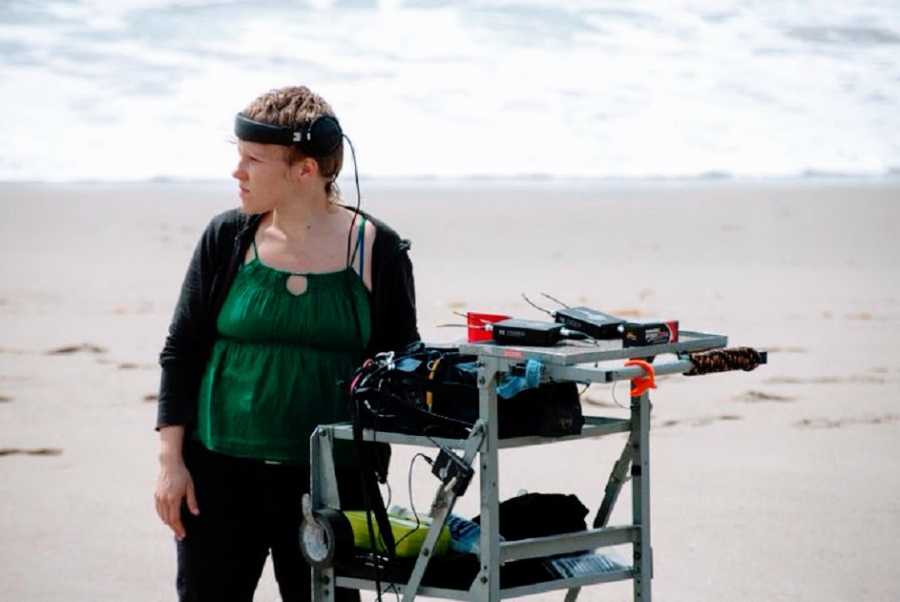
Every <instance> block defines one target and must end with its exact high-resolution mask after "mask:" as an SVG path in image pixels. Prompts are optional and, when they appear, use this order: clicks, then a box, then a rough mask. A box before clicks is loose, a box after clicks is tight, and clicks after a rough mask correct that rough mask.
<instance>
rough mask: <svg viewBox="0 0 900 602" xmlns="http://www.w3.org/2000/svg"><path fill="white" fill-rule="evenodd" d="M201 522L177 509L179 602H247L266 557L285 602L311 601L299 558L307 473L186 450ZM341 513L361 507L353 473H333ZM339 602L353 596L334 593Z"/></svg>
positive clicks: (197, 447)
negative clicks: (180, 529)
mask: <svg viewBox="0 0 900 602" xmlns="http://www.w3.org/2000/svg"><path fill="white" fill-rule="evenodd" d="M184 455H185V463H186V464H187V467H188V470H189V471H190V473H191V477H192V478H193V481H194V488H195V491H196V494H197V505H198V506H199V507H200V514H199V515H198V516H194V515H193V514H191V513H190V512H189V511H188V510H187V506H186V505H183V506H182V511H181V516H182V520H183V521H184V526H185V531H186V533H187V534H186V537H185V538H184V539H183V540H182V541H179V542H176V545H177V551H178V576H177V579H176V586H177V589H178V598H179V600H180V601H181V602H226V601H234V602H252V600H253V592H254V591H255V590H256V584H257V583H258V582H259V577H260V575H261V574H262V570H263V566H264V565H265V562H266V557H267V556H268V554H269V551H270V550H271V552H272V564H273V566H274V569H275V579H276V580H277V581H278V589H279V591H280V592H281V598H282V600H283V601H284V602H294V601H299V600H309V599H310V598H311V582H310V568H309V566H308V565H307V564H306V563H305V561H304V560H303V556H302V554H301V553H300V544H299V537H298V534H299V528H300V520H301V511H300V498H301V496H302V494H303V493H305V492H306V491H308V489H309V469H308V468H307V467H303V466H290V465H285V464H266V463H265V462H262V461H260V460H250V459H245V458H235V457H232V456H226V455H223V454H218V453H215V452H211V451H209V450H207V449H206V448H205V447H203V446H202V445H201V444H199V443H197V442H194V441H190V442H185V451H184ZM338 489H339V494H340V496H341V502H342V504H341V505H342V506H343V507H345V508H346V507H361V506H360V505H359V504H360V502H361V500H360V498H361V497H362V496H361V493H360V490H361V488H360V486H359V473H358V472H357V471H356V470H347V471H339V472H338ZM336 594H337V598H338V599H339V600H359V593H358V592H355V591H349V590H340V589H339V590H337V592H336Z"/></svg>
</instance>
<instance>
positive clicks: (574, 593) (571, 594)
mask: <svg viewBox="0 0 900 602" xmlns="http://www.w3.org/2000/svg"><path fill="white" fill-rule="evenodd" d="M580 591H581V588H580V587H573V588H572V589H570V590H569V591H567V592H566V599H565V602H575V598H577V597H578V593H579V592H580Z"/></svg>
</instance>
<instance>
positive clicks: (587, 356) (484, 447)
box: [310, 331, 727, 602]
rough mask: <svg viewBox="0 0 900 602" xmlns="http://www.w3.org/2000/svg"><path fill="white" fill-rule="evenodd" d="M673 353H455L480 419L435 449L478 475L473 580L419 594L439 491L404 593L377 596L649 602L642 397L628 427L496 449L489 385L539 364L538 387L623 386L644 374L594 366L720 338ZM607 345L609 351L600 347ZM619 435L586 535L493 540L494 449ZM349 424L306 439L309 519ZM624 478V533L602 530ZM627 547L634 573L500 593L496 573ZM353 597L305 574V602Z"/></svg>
mask: <svg viewBox="0 0 900 602" xmlns="http://www.w3.org/2000/svg"><path fill="white" fill-rule="evenodd" d="M680 337H681V339H680V341H679V342H678V343H671V344H666V345H654V346H651V347H636V348H626V349H623V348H622V347H621V343H617V342H600V344H599V345H596V346H592V345H568V346H560V347H552V348H541V347H512V346H499V345H491V344H463V345H460V351H461V352H463V353H469V354H473V355H477V356H478V365H479V369H478V389H479V411H480V419H479V422H478V423H476V428H475V429H473V433H472V436H470V437H469V438H468V439H459V440H457V439H437V441H438V442H439V443H441V445H444V446H446V447H449V448H453V449H461V450H464V460H465V461H467V462H472V461H473V460H474V459H475V456H476V454H477V458H478V460H477V461H478V470H479V474H480V496H481V540H480V544H479V548H480V549H479V560H480V566H479V572H478V574H477V575H476V577H475V579H474V580H473V582H472V585H471V587H470V588H469V589H468V590H453V589H444V588H434V587H422V586H421V578H422V575H423V574H424V572H425V569H426V567H427V564H428V561H429V553H430V549H431V548H432V546H431V545H430V543H433V542H434V541H435V540H436V539H437V536H438V533H439V531H440V529H441V527H442V526H443V524H444V522H445V521H446V517H447V515H448V514H449V513H450V511H451V510H452V507H453V504H454V503H455V501H456V496H455V495H452V494H448V492H447V490H446V489H444V487H443V486H441V487H440V488H439V489H438V492H437V494H436V496H435V502H434V504H433V506H432V518H433V520H432V525H431V527H430V530H429V533H428V534H427V535H426V539H425V544H423V548H422V553H420V555H419V558H418V559H417V561H416V565H415V567H414V569H413V572H412V574H411V575H410V578H409V580H408V582H407V583H396V584H394V583H390V582H388V581H384V580H382V590H384V589H386V588H390V587H391V586H393V587H394V589H395V591H401V590H402V591H403V600H404V602H411V601H412V600H413V599H414V598H415V596H416V595H418V594H421V595H425V596H431V597H436V598H449V599H458V600H471V601H473V602H475V601H484V602H496V601H498V600H501V599H504V598H511V597H517V596H524V595H529V594H537V593H542V592H547V591H552V590H566V595H565V601H566V602H574V601H575V600H576V598H577V597H578V594H579V592H580V589H581V588H582V587H584V586H587V585H594V584H598V583H606V582H610V581H621V580H631V581H633V586H634V587H633V599H634V600H635V601H642V602H650V600H651V599H652V589H651V580H652V578H653V549H652V547H651V545H650V544H651V539H650V409H651V404H650V396H649V395H648V394H647V393H646V392H645V393H643V394H641V395H637V396H632V397H631V408H630V410H631V414H630V417H629V418H628V419H619V418H606V417H599V416H586V417H585V421H586V423H585V426H584V428H583V430H582V433H581V434H580V435H574V436H568V437H555V438H550V437H538V436H528V437H515V438H508V439H502V440H501V439H499V437H498V433H497V422H498V421H497V416H498V413H497V384H498V381H499V378H500V377H501V375H502V374H504V373H506V372H508V371H510V370H511V369H512V368H513V366H516V365H520V364H521V363H522V362H523V361H526V360H528V359H536V360H539V361H541V362H542V363H543V365H544V372H543V376H542V378H543V379H544V380H553V381H566V380H574V381H579V382H591V383H597V382H599V383H608V382H613V381H619V380H630V379H633V378H637V377H639V376H641V375H642V374H643V371H642V369H641V368H638V367H621V366H610V367H602V366H601V365H600V364H601V363H602V362H608V361H612V360H621V359H624V358H629V357H635V356H638V357H644V358H649V357H655V356H658V355H663V354H678V353H683V352H688V351H703V350H708V349H716V348H721V347H725V346H726V345H727V339H726V337H724V336H720V335H712V334H704V333H698V332H688V331H682V332H681V334H680ZM606 343H609V344H606ZM653 367H654V370H655V372H656V374H657V375H663V374H680V373H683V372H686V371H688V370H689V369H690V368H691V367H692V364H691V362H690V361H688V360H684V359H679V358H674V359H672V360H670V361H665V362H661V363H654V364H653ZM623 432H627V433H628V434H629V436H628V441H627V442H626V444H625V447H624V449H623V450H622V454H621V455H620V457H619V458H618V460H617V461H616V462H615V464H614V466H613V469H612V472H611V474H610V477H609V479H608V481H607V484H606V490H605V495H604V498H603V502H602V503H601V505H600V509H599V511H598V513H597V516H596V518H595V519H594V523H593V528H592V529H589V530H587V531H585V532H582V533H577V534H571V533H570V534H566V535H562V536H551V537H539V538H534V539H526V540H520V541H511V542H502V543H501V542H500V539H499V532H498V518H499V496H498V494H497V491H498V485H499V457H498V452H499V450H500V449H503V448H509V447H521V446H526V445H543V444H549V443H556V442H560V441H568V440H572V439H581V438H586V437H603V436H607V435H611V434H615V433H623ZM352 438H353V431H352V427H351V425H349V424H334V425H324V426H320V427H319V428H318V429H317V430H316V432H315V433H314V434H313V436H312V437H311V439H310V462H311V470H310V474H311V483H310V496H311V498H310V499H311V501H312V507H313V509H314V510H315V509H319V508H323V507H331V508H339V507H340V506H339V500H338V495H337V483H336V479H335V472H334V461H333V458H332V449H333V441H334V440H335V439H352ZM363 439H364V440H368V441H375V440H377V441H382V442H386V443H394V444H404V445H417V446H423V447H431V446H433V445H434V444H433V443H432V441H429V439H428V438H425V437H416V436H410V435H404V434H400V433H385V432H378V433H374V432H372V431H370V430H365V431H363ZM629 467H630V476H631V479H630V480H631V524H628V525H622V526H608V522H609V517H610V515H611V513H612V510H613V507H614V506H615V503H616V500H617V499H618V497H619V494H620V493H621V490H622V487H623V486H624V484H625V482H626V481H628V480H629V479H628V477H627V473H628V472H629ZM626 543H630V544H631V545H632V565H631V566H630V567H624V568H621V569H615V570H608V571H603V572H599V573H596V574H591V575H583V576H577V577H572V578H565V579H557V580H554V581H544V582H540V583H534V584H529V585H522V586H517V587H509V588H506V589H502V588H501V587H500V566H501V564H502V563H503V562H505V561H509V560H515V559H521V558H535V557H542V556H549V555H553V554H561V553H565V552H571V551H576V550H583V549H594V548H601V547H606V546H613V545H620V544H626ZM335 585H339V586H341V587H348V588H354V589H369V590H373V589H375V583H374V582H373V581H372V580H368V579H358V578H350V577H346V576H340V575H335V572H334V569H333V567H330V568H327V569H321V570H320V569H315V570H314V571H313V600H314V601H315V602H334V586H335Z"/></svg>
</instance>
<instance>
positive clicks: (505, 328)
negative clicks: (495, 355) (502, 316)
mask: <svg viewBox="0 0 900 602" xmlns="http://www.w3.org/2000/svg"><path fill="white" fill-rule="evenodd" d="M486 326H487V325H486ZM490 327H491V332H492V333H493V338H494V342H495V343H498V344H500V345H525V346H527V347H551V346H553V345H556V344H557V343H558V342H559V341H560V339H562V338H563V325H562V324H557V323H555V322H538V321H535V320H516V319H509V320H501V321H500V322H494V323H493V324H490Z"/></svg>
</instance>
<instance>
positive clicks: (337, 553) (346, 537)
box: [300, 508, 353, 568]
mask: <svg viewBox="0 0 900 602" xmlns="http://www.w3.org/2000/svg"><path fill="white" fill-rule="evenodd" d="M352 551H353V528H352V527H351V526H350V521H349V520H347V517H346V516H344V514H343V513H342V512H341V511H340V510H335V509H333V508H323V509H322V510H316V511H313V512H311V516H304V519H303V522H302V523H301V524H300V552H301V553H302V554H303V558H305V559H306V562H308V563H309V564H310V565H312V566H314V567H316V568H327V567H330V566H331V565H333V564H334V561H335V559H342V558H346V557H348V556H350V554H351V552H352Z"/></svg>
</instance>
